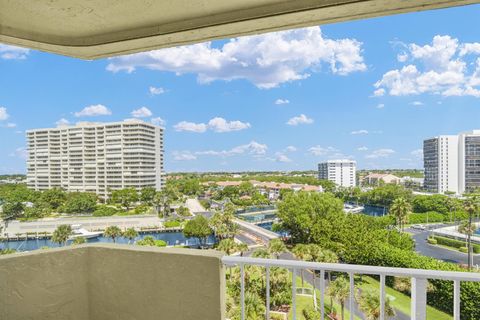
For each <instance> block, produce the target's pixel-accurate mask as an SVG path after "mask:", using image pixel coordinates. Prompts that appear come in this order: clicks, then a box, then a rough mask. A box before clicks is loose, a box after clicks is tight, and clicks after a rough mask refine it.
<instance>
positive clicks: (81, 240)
mask: <svg viewBox="0 0 480 320" xmlns="http://www.w3.org/2000/svg"><path fill="white" fill-rule="evenodd" d="M86 242H87V239H85V238H84V237H76V238H75V239H73V241H72V244H73V245H79V244H84V243H86Z"/></svg>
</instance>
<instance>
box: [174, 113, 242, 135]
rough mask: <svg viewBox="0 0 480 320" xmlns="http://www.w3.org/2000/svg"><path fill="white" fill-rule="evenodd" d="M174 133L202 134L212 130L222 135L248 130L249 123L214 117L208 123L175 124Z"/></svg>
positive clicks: (184, 122) (185, 122)
mask: <svg viewBox="0 0 480 320" xmlns="http://www.w3.org/2000/svg"><path fill="white" fill-rule="evenodd" d="M174 128H175V130H176V131H190V132H197V133H203V132H205V131H207V130H212V131H214V132H218V133H223V132H231V131H240V130H245V129H248V128H250V123H248V122H242V121H238V120H234V121H227V120H226V119H224V118H221V117H215V118H212V119H210V121H208V123H195V122H187V121H182V122H179V123H177V124H176V125H175V126H174Z"/></svg>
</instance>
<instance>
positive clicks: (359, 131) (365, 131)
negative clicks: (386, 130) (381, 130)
mask: <svg viewBox="0 0 480 320" xmlns="http://www.w3.org/2000/svg"><path fill="white" fill-rule="evenodd" d="M350 134H353V135H359V134H368V130H365V129H360V130H355V131H352V132H350Z"/></svg>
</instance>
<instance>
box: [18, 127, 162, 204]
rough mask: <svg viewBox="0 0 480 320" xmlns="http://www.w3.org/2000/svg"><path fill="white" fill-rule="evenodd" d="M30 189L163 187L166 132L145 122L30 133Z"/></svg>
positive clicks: (102, 192) (102, 190)
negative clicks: (164, 136) (164, 138)
mask: <svg viewBox="0 0 480 320" xmlns="http://www.w3.org/2000/svg"><path fill="white" fill-rule="evenodd" d="M27 146H28V158H27V186H28V187H29V188H31V189H34V190H47V189H51V188H62V189H64V190H67V191H81V192H93V193H96V194H98V195H99V196H100V197H103V198H107V197H108V192H109V190H117V189H123V188H129V187H132V188H136V189H137V190H139V189H141V188H144V187H154V188H155V189H157V190H160V189H161V188H162V185H163V170H164V169H163V128H161V127H158V126H155V125H152V124H150V123H146V122H143V121H140V120H126V121H123V122H113V123H88V122H84V123H80V124H78V125H76V126H66V127H59V128H52V129H35V130H29V131H27Z"/></svg>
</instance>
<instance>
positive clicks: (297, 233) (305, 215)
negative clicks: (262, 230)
mask: <svg viewBox="0 0 480 320" xmlns="http://www.w3.org/2000/svg"><path fill="white" fill-rule="evenodd" d="M340 215H344V213H343V203H342V201H341V200H339V199H337V198H335V197H334V196H333V195H332V194H330V193H316V192H315V193H312V192H302V191H300V192H296V193H292V194H288V195H286V196H285V199H284V200H283V201H282V202H280V203H279V205H278V217H279V218H280V220H281V221H282V227H283V228H285V229H286V230H288V232H289V233H290V236H291V239H292V241H293V242H295V243H312V242H315V241H314V239H313V238H314V237H313V235H314V233H313V232H311V231H312V228H313V226H315V225H316V224H317V222H319V221H321V220H322V218H325V217H329V216H336V217H337V216H340ZM323 229H324V230H326V231H328V232H330V231H332V232H333V231H334V230H335V228H332V229H328V228H326V226H324V228H323Z"/></svg>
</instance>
